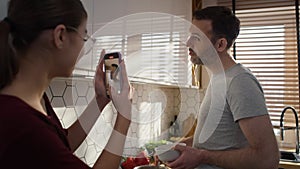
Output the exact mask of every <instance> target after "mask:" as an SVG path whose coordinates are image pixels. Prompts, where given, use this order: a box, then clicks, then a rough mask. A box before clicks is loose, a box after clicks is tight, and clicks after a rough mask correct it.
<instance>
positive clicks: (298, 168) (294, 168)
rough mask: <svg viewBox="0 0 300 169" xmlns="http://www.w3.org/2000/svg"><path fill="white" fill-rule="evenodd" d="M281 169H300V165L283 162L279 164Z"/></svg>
mask: <svg viewBox="0 0 300 169" xmlns="http://www.w3.org/2000/svg"><path fill="white" fill-rule="evenodd" d="M279 168H284V169H300V163H294V162H288V161H281V160H280V162H279Z"/></svg>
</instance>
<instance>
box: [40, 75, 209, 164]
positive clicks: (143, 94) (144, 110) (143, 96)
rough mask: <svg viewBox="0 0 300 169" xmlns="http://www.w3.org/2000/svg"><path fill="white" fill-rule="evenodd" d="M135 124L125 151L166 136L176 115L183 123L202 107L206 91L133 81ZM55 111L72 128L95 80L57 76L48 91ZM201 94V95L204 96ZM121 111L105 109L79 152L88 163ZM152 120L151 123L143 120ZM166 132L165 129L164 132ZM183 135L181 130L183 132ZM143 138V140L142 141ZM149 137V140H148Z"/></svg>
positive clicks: (90, 95)
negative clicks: (60, 77)
mask: <svg viewBox="0 0 300 169" xmlns="http://www.w3.org/2000/svg"><path fill="white" fill-rule="evenodd" d="M132 86H133V87H134V88H135V94H134V96H133V112H132V114H133V115H132V116H133V117H132V124H131V126H130V130H129V133H128V136H130V137H133V138H135V139H133V140H132V139H130V138H128V139H127V141H126V143H125V146H126V147H125V150H126V152H127V151H130V149H136V148H139V147H140V146H142V145H143V144H145V143H146V142H147V140H151V139H158V138H159V139H166V137H168V136H167V135H168V134H167V133H166V132H168V127H169V125H170V122H171V121H173V120H174V115H178V114H180V116H179V118H178V121H179V124H181V123H182V122H183V121H184V120H185V119H186V118H187V117H188V116H189V115H190V114H196V113H197V111H198V110H199V106H200V103H201V99H200V98H202V97H203V93H202V92H200V91H199V90H197V89H179V88H174V87H173V88H167V87H160V86H157V85H148V84H132ZM46 94H47V95H48V97H49V99H50V101H51V103H52V106H53V107H54V110H55V111H56V113H57V115H58V117H59V119H60V121H61V122H62V125H63V127H64V128H68V127H69V126H70V125H72V124H73V123H74V122H75V121H76V120H77V117H78V115H80V114H81V112H82V111H84V109H85V108H86V106H87V104H88V103H89V102H90V101H91V100H92V99H93V97H94V84H93V80H92V79H76V80H74V79H73V81H72V80H70V79H55V80H53V81H52V83H51V84H50V86H49V88H48V89H47V91H46ZM200 96H201V97H200ZM116 113H117V112H116V111H115V110H114V107H113V105H112V104H109V105H108V106H107V107H106V108H105V109H104V110H103V112H102V115H101V116H100V117H99V119H98V121H97V122H96V124H95V126H94V128H92V130H91V131H90V134H89V136H88V137H87V139H86V140H85V141H84V142H83V143H82V145H81V146H80V147H79V148H78V149H77V150H76V151H75V153H74V154H75V155H76V156H78V157H79V158H80V159H81V160H83V161H84V162H85V163H87V164H88V165H90V166H92V165H93V164H94V162H95V161H96V159H97V158H98V156H99V154H100V153H101V152H102V150H103V147H104V146H105V144H106V143H107V141H108V138H109V135H110V133H111V128H112V126H113V123H114V121H115V118H116V115H117V114H116ZM141 119H143V120H145V119H146V120H148V122H145V121H140V120H141ZM162 132H165V133H164V134H162ZM179 135H180V133H179ZM139 138H140V140H139ZM145 138H146V139H145Z"/></svg>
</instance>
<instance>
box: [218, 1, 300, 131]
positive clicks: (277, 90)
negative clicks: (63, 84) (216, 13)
mask: <svg viewBox="0 0 300 169" xmlns="http://www.w3.org/2000/svg"><path fill="white" fill-rule="evenodd" d="M234 4H235V8H232V1H231V0H218V5H222V6H228V7H230V8H232V9H235V14H236V16H237V17H238V18H239V19H240V21H241V30H240V35H239V37H238V39H237V40H236V44H235V57H236V60H237V62H240V63H242V64H243V65H245V66H246V67H248V68H250V70H251V71H252V72H253V73H254V74H255V75H256V77H257V79H258V80H259V81H260V83H261V85H262V88H263V90H264V94H265V98H266V104H267V107H268V111H269V115H270V117H271V120H272V124H273V125H274V127H276V126H279V120H280V115H281V112H282V110H283V109H284V107H285V106H293V107H294V108H296V110H297V111H299V75H298V69H299V68H298V53H297V29H296V23H297V22H296V11H295V0H251V1H249V0H235V3H234ZM232 51H233V50H232ZM245 87H246V86H245ZM286 114H287V115H286V116H285V122H287V123H289V122H294V117H293V114H292V113H286Z"/></svg>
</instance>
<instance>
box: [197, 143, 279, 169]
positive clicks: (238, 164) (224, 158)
mask: <svg viewBox="0 0 300 169" xmlns="http://www.w3.org/2000/svg"><path fill="white" fill-rule="evenodd" d="M203 151H204V153H203V154H204V156H205V157H204V163H206V164H209V165H215V166H219V167H222V168H226V169H241V168H243V169H254V168H255V169H277V168H278V163H279V153H278V151H276V152H267V151H263V150H261V149H254V148H250V147H247V148H243V149H238V150H229V151H206V150H203Z"/></svg>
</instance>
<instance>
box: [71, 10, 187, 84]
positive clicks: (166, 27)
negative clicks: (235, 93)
mask: <svg viewBox="0 0 300 169" xmlns="http://www.w3.org/2000/svg"><path fill="white" fill-rule="evenodd" d="M150 15H151V16H152V14H150ZM143 16H145V17H143ZM184 18H185V17H184V16H172V15H168V14H159V13H155V14H153V17H149V15H147V14H143V15H142V16H133V17H131V16H129V18H124V19H122V20H120V21H117V22H115V23H108V25H106V26H104V27H103V28H101V29H100V30H99V31H98V32H96V33H95V35H94V37H95V38H96V39H97V41H96V43H95V45H94V48H93V50H92V53H91V54H90V55H91V59H90V60H92V64H91V65H92V66H90V67H89V68H87V69H90V71H89V73H90V72H93V69H94V68H95V67H96V66H95V65H96V63H97V61H98V59H99V56H100V52H101V50H102V49H106V52H121V53H122V55H123V58H125V60H126V67H127V73H128V76H129V78H130V80H132V81H139V82H149V83H159V84H171V85H191V81H192V80H191V79H192V78H191V65H190V63H189V62H188V52H187V47H186V45H185V41H186V38H187V36H188V28H189V26H190V24H189V22H188V21H186V20H185V19H184ZM85 57H86V56H85ZM81 67H84V66H81ZM78 70H83V69H81V68H80V67H77V72H78Z"/></svg>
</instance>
